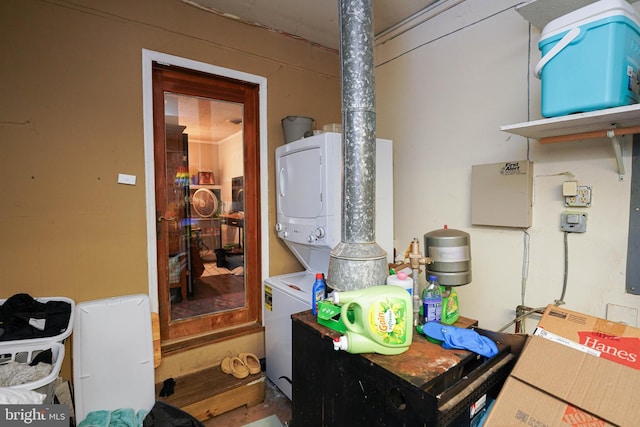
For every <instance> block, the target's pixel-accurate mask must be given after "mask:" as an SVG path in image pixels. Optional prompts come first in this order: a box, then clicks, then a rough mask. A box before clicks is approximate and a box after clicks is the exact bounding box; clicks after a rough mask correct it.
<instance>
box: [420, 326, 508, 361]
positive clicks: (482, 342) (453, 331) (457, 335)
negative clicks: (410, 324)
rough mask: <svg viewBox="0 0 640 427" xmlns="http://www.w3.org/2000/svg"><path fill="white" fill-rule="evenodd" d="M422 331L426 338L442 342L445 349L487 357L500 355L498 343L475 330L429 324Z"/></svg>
mask: <svg viewBox="0 0 640 427" xmlns="http://www.w3.org/2000/svg"><path fill="white" fill-rule="evenodd" d="M422 331H423V332H424V334H425V335H426V336H428V337H430V338H433V339H436V340H438V341H442V347H443V348H459V349H464V350H471V351H473V352H474V353H478V354H479V355H481V356H486V357H493V356H495V355H496V354H498V346H496V343H494V342H493V340H491V339H490V338H488V337H485V336H484V335H480V334H479V333H477V332H476V331H474V330H473V329H466V328H458V327H456V326H449V325H443V324H441V323H438V322H427V323H425V324H424V325H423V326H422Z"/></svg>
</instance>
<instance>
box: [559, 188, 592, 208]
mask: <svg viewBox="0 0 640 427" xmlns="http://www.w3.org/2000/svg"><path fill="white" fill-rule="evenodd" d="M564 205H565V206H570V207H574V208H576V207H577V208H588V207H589V206H591V187H590V186H588V185H578V187H577V188H576V194H575V195H565V198H564Z"/></svg>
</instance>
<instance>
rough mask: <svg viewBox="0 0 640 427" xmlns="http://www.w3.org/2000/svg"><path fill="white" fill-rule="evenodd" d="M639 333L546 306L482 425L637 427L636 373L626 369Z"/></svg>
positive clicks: (638, 379)
mask: <svg viewBox="0 0 640 427" xmlns="http://www.w3.org/2000/svg"><path fill="white" fill-rule="evenodd" d="M639 332H640V331H639V330H638V329H636V328H630V327H628V326H626V325H621V324H617V323H615V322H609V321H607V320H604V319H598V318H596V317H593V316H589V315H585V314H582V313H578V312H573V311H570V310H566V309H564V308H559V307H555V306H549V307H547V310H546V311H545V314H544V315H543V317H542V319H541V320H540V322H539V330H536V333H535V334H534V336H532V337H529V339H528V341H527V344H526V346H525V348H524V350H523V352H522V354H521V355H520V358H519V359H518V362H517V363H516V366H515V367H514V369H513V370H512V372H511V374H510V376H509V378H508V379H507V381H506V382H505V384H504V386H503V388H502V390H501V391H500V394H499V395H498V398H497V399H496V402H495V404H494V406H493V408H492V410H491V412H490V413H489V415H488V417H487V420H486V422H485V427H492V426H493V427H496V426H497V427H504V426H519V425H522V426H538V427H548V426H558V427H567V426H572V427H574V426H580V427H582V426H597V427H606V426H630V427H635V426H637V425H640V405H638V404H637V392H638V384H640V370H638V369H634V368H632V367H631V366H630V364H631V365H633V364H634V363H635V360H634V359H636V357H635V355H636V354H638V353H637V351H636V350H635V348H636V345H637V341H638V338H639V337H640V334H639ZM543 336H544V337H543ZM549 338H550V339H549ZM573 340H575V341H573ZM585 350H586V351H585ZM596 355H599V357H596ZM608 359H609V360H608Z"/></svg>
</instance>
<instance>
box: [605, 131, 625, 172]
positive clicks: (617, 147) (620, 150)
mask: <svg viewBox="0 0 640 427" xmlns="http://www.w3.org/2000/svg"><path fill="white" fill-rule="evenodd" d="M607 137H609V138H610V139H611V143H612V144H613V152H614V154H615V156H616V163H617V164H618V180H619V181H624V159H623V156H624V144H623V143H622V142H623V141H620V138H624V135H623V136H618V135H616V134H615V131H614V130H609V131H607Z"/></svg>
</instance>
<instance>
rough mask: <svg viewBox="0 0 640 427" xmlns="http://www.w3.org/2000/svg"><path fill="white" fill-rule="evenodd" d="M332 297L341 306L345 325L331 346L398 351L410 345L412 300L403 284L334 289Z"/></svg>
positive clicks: (350, 351)
mask: <svg viewBox="0 0 640 427" xmlns="http://www.w3.org/2000/svg"><path fill="white" fill-rule="evenodd" d="M332 298H333V303H334V304H339V305H341V306H342V308H341V311H340V317H341V319H342V321H343V322H344V324H345V326H346V328H347V331H346V332H345V334H344V335H343V336H341V337H340V338H336V339H335V340H334V343H333V346H334V348H335V350H345V351H347V352H349V353H373V352H375V353H380V354H400V353H403V352H405V351H406V350H407V349H408V348H409V345H411V340H412V338H413V329H412V326H411V325H412V324H413V322H412V317H413V311H412V310H413V302H412V300H411V295H409V293H408V292H407V291H406V290H404V289H403V288H401V287H399V286H386V285H382V286H373V287H370V288H364V289H359V290H356V291H346V292H338V291H335V292H334V293H333V297H332ZM347 312H349V315H348V316H347Z"/></svg>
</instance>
